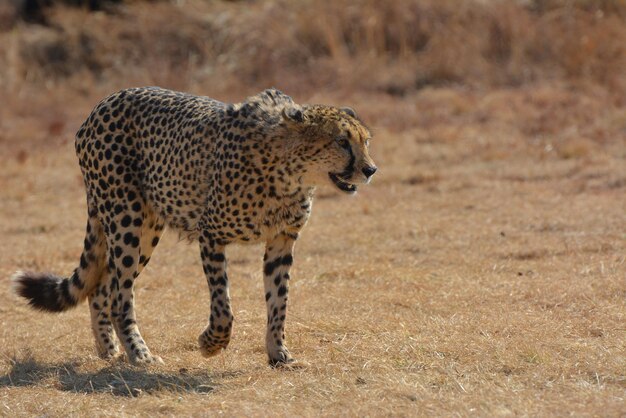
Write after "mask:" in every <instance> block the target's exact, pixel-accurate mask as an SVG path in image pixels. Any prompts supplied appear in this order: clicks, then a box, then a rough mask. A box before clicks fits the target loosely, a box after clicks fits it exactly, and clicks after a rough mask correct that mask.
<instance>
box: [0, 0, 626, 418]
mask: <svg viewBox="0 0 626 418" xmlns="http://www.w3.org/2000/svg"><path fill="white" fill-rule="evenodd" d="M57 3H61V2H57ZM45 13H46V15H45V17H46V19H45V20H46V22H47V25H34V24H26V23H24V22H22V21H21V20H20V19H19V16H18V14H17V13H16V11H15V9H12V8H11V7H10V3H0V30H2V32H0V167H1V169H0V193H1V194H0V196H1V198H0V233H1V234H2V240H0V285H1V286H0V287H1V288H2V289H3V290H1V291H0V415H6V416H16V415H50V416H67V415H75V416H76V415H89V416H97V415H116V416H118V415H154V414H162V415H177V416H178V415H215V414H217V413H219V412H223V413H226V414H229V415H239V416H241V415H252V416H261V415H269V414H272V415H311V416H313V415H315V416H317V415H327V416H328V415H331V416H333V415H423V416H431V415H438V416H450V415H458V416H476V415H477V416H496V415H497V416H502V415H526V416H537V415H541V416H545V415H555V416H562V415H575V416H616V417H617V416H624V415H625V414H626V407H625V406H624V405H626V325H625V324H626V234H625V231H626V228H625V227H626V50H625V48H626V3H625V2H624V1H623V0H604V1H603V0H571V1H567V0H544V1H541V0H534V1H523V2H522V1H520V2H515V1H493V2H491V1H480V2H478V1H476V2H473V1H467V2H457V1H447V0H444V1H435V0H430V1H429V0H425V1H409V0H399V1H393V2H391V1H390V2H380V1H373V0H370V1H368V0H362V1H343V0H340V1H331V0H325V1H320V2H313V1H301V2H287V1H264V2H263V1H243V2H218V1H215V2H202V1H199V0H195V1H191V0H188V1H178V2H150V3H145V2H139V1H135V2H128V3H126V4H122V5H118V6H111V7H107V8H106V10H105V11H102V12H96V13H93V12H89V11H88V10H86V9H84V8H76V7H65V6H62V5H57V6H56V7H52V8H50V9H46V10H45ZM147 84H158V85H161V86H164V87H169V88H175V89H182V90H187V91H191V92H194V93H198V94H204V95H210V96H213V97H217V98H220V99H223V100H228V101H236V100H240V99H241V98H243V97H245V96H246V95H249V94H253V93H255V92H257V91H259V90H260V89H262V88H265V87H269V86H272V85H273V86H276V87H278V88H280V89H282V90H284V91H285V92H287V93H288V94H291V95H292V96H294V97H295V99H296V100H297V101H299V102H323V103H331V104H338V105H350V106H352V107H354V108H355V109H356V110H357V111H358V112H359V113H360V114H361V115H362V117H363V118H364V119H365V120H366V121H367V122H368V123H369V124H370V125H371V127H372V130H373V131H374V133H375V138H374V140H373V141H372V155H373V156H374V158H375V160H376V162H377V164H378V165H379V167H380V171H379V173H378V174H377V175H376V178H375V180H374V181H373V183H372V185H371V186H369V187H364V188H362V189H361V191H360V192H359V195H358V196H357V197H355V198H348V197H345V196H340V195H339V194H337V193H335V192H334V191H332V190H330V189H321V190H319V192H318V199H317V201H316V204H315V208H314V214H313V217H312V220H311V222H310V224H309V226H308V227H307V228H306V229H305V232H304V233H303V235H302V239H301V240H300V241H299V243H298V245H297V256H296V262H295V266H294V270H295V271H294V274H293V280H292V291H291V292H290V300H291V305H290V313H289V319H288V322H287V331H288V335H287V338H288V342H289V343H290V347H291V349H292V352H293V353H294V355H295V356H296V357H297V358H299V359H300V360H304V361H306V362H307V363H309V367H308V368H306V369H303V370H297V371H281V370H272V369H270V368H269V367H267V366H266V360H265V353H264V348H263V335H264V326H265V324H264V309H265V308H264V302H263V296H262V295H263V292H262V280H261V255H262V249H261V248H260V247H241V248H233V249H231V250H230V251H229V256H230V260H231V262H230V265H229V269H230V277H231V278H232V282H233V283H232V292H233V295H232V297H233V306H234V312H235V318H236V323H235V329H234V335H233V340H232V342H231V345H230V347H229V349H228V350H227V351H225V352H224V353H223V354H222V355H220V356H219V357H216V358H213V359H211V360H205V359H203V358H201V356H200V354H199V352H198V350H197V348H196V343H195V341H196V336H197V334H198V333H199V332H200V331H201V330H202V329H203V327H204V325H205V321H206V320H207V314H208V303H209V297H208V291H207V290H206V289H205V283H204V279H203V278H202V271H201V267H200V263H199V256H198V254H197V248H196V246H195V245H186V244H183V243H177V236H176V234H175V233H171V234H169V235H168V234H167V233H166V237H165V240H164V241H163V243H162V244H161V245H160V246H159V248H157V250H156V252H155V254H154V257H153V261H152V262H151V264H150V265H149V266H148V268H147V269H146V271H145V272H144V273H143V275H142V277H141V279H140V280H139V282H138V289H137V298H138V301H137V303H138V315H139V321H140V323H141V326H142V330H143V332H144V335H145V337H146V340H147V342H148V344H149V345H150V346H151V348H152V350H153V351H154V352H155V353H156V354H158V355H161V356H162V357H163V358H164V360H165V361H166V364H165V365H164V366H162V367H159V368H153V369H147V370H144V369H137V368H133V367H131V366H128V365H126V364H124V363H114V364H111V363H107V362H104V361H102V360H100V359H98V358H97V357H96V356H95V351H94V349H93V346H92V345H93V341H92V337H91V331H90V329H89V319H88V312H87V308H86V307H85V306H81V307H79V308H78V309H76V310H74V311H71V312H67V313H64V314H61V315H57V316H54V315H47V314H41V313H37V312H33V311H32V310H30V309H28V308H27V307H26V306H25V304H24V303H23V301H21V300H18V299H17V298H16V297H15V296H14V295H13V294H11V292H10V290H9V281H8V277H9V276H10V274H11V273H12V272H13V271H14V270H16V269H18V268H20V269H33V270H49V271H54V272H59V273H63V272H66V273H67V272H70V271H71V270H72V269H73V268H74V267H75V265H76V263H77V261H78V257H79V254H80V250H81V245H82V239H83V236H82V234H83V230H84V222H85V219H86V216H85V202H84V192H83V186H82V179H81V176H80V171H79V169H78V164H77V162H76V160H75V156H74V151H73V135H74V132H75V131H76V130H77V127H78V126H79V124H80V123H81V122H82V119H83V118H84V117H85V116H86V115H87V114H88V113H89V111H90V110H91V108H92V106H93V105H95V103H96V102H97V101H98V100H99V99H100V98H102V97H103V96H104V95H106V94H108V93H110V92H112V91H114V90H117V89H120V88H124V87H128V86H131V85H147Z"/></svg>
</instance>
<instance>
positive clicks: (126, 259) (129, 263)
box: [122, 255, 135, 267]
mask: <svg viewBox="0 0 626 418" xmlns="http://www.w3.org/2000/svg"><path fill="white" fill-rule="evenodd" d="M134 262H135V260H134V259H133V257H132V256H130V255H127V256H125V257H124V258H122V264H123V265H124V266H125V267H131V266H132V265H133V263H134Z"/></svg>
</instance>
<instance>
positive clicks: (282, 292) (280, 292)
mask: <svg viewBox="0 0 626 418" xmlns="http://www.w3.org/2000/svg"><path fill="white" fill-rule="evenodd" d="M286 294H287V287H286V286H281V287H279V288H278V296H285V295H286Z"/></svg>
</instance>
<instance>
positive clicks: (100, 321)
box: [81, 199, 119, 358]
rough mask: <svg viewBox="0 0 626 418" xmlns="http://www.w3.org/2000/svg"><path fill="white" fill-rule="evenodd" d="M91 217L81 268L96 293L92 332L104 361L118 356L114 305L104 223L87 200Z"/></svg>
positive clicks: (93, 295)
mask: <svg viewBox="0 0 626 418" xmlns="http://www.w3.org/2000/svg"><path fill="white" fill-rule="evenodd" d="M88 204H89V206H90V209H89V214H88V215H89V218H88V219H87V233H86V236H85V250H86V251H85V254H86V255H85V256H84V257H83V258H81V266H86V268H88V269H89V270H90V271H89V273H90V276H92V277H93V290H92V291H91V292H90V293H89V295H88V299H89V312H90V315H91V329H92V331H93V335H94V337H95V340H96V351H97V352H98V355H99V356H100V357H101V358H111V357H115V356H116V355H117V354H118V352H119V349H118V346H117V341H116V338H115V334H114V331H113V326H112V324H111V318H110V314H111V306H110V301H109V293H108V291H107V286H106V282H107V276H108V268H107V264H106V252H107V251H106V250H107V244H106V238H105V235H104V230H103V228H102V224H101V223H100V221H99V220H98V216H97V215H98V212H97V209H96V208H95V207H93V206H94V205H93V203H92V202H91V201H90V199H88Z"/></svg>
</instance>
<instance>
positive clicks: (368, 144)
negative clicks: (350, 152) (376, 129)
mask: <svg viewBox="0 0 626 418" xmlns="http://www.w3.org/2000/svg"><path fill="white" fill-rule="evenodd" d="M365 146H366V147H369V146H370V140H369V139H366V140H365Z"/></svg>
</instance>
